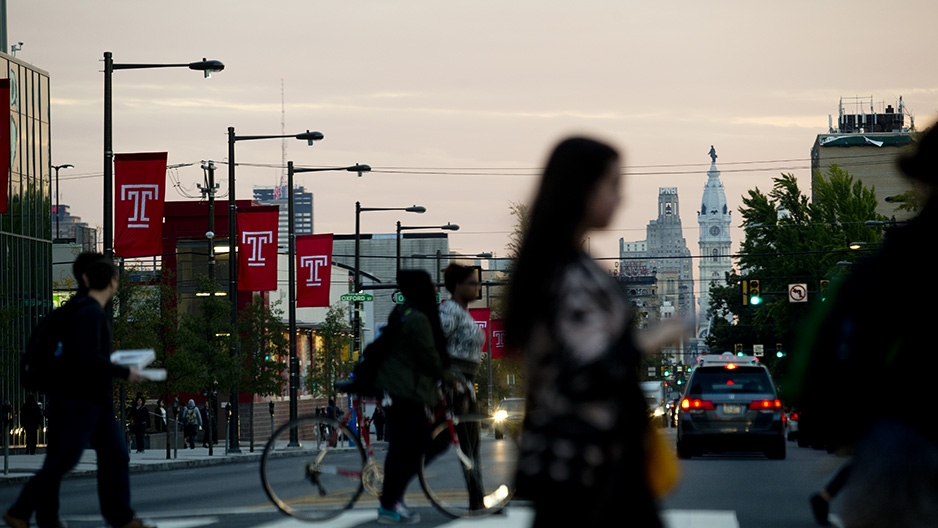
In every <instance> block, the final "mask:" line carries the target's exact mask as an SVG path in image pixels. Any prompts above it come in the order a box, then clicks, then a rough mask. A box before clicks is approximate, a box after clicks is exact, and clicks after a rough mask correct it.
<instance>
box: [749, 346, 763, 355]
mask: <svg viewBox="0 0 938 528" xmlns="http://www.w3.org/2000/svg"><path fill="white" fill-rule="evenodd" d="M764 351H765V348H763V346H762V345H752V355H753V356H755V357H762V354H763V353H764Z"/></svg>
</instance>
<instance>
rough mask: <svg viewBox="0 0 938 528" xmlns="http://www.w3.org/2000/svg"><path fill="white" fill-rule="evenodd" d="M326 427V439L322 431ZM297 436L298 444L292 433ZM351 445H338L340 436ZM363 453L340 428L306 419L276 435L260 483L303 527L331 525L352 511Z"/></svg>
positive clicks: (263, 460)
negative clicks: (327, 522)
mask: <svg viewBox="0 0 938 528" xmlns="http://www.w3.org/2000/svg"><path fill="white" fill-rule="evenodd" d="M322 425H327V426H328V430H329V431H332V433H331V434H329V435H328V437H327V438H322V440H323V441H322V442H320V437H321V436H323V435H322V433H321V431H323V430H324V429H325V428H322V427H320V426H322ZM294 430H295V431H296V440H297V441H296V442H292V441H291V431H294ZM343 434H344V435H345V436H346V437H347V438H349V440H346V441H341V442H339V441H337V439H338V438H341V436H342V435H343ZM364 467H365V450H364V449H363V448H362V445H361V443H360V442H359V441H358V437H356V436H355V435H353V434H352V432H351V431H349V430H348V428H346V427H345V426H344V425H339V423H338V422H336V421H335V420H332V419H329V418H326V417H324V416H305V417H300V418H297V419H295V420H293V421H290V422H288V423H286V424H284V425H283V426H281V427H280V428H279V429H277V430H276V431H275V432H274V434H273V436H271V438H270V440H269V441H268V442H267V445H266V446H265V447H264V454H263V456H262V457H261V483H262V484H263V485H264V491H265V492H267V496H268V497H270V500H271V501H273V503H274V504H275V505H276V506H277V508H279V509H280V511H282V512H284V513H286V514H287V515H291V516H293V517H296V518H297V519H302V520H304V521H323V520H326V519H331V518H333V517H335V516H337V515H339V514H341V513H342V512H343V511H345V510H347V509H349V508H351V507H352V505H353V504H355V501H356V500H358V497H359V496H360V495H361V493H362V490H363V489H364V487H363V485H362V471H363V469H364Z"/></svg>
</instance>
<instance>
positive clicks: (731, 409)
mask: <svg viewBox="0 0 938 528" xmlns="http://www.w3.org/2000/svg"><path fill="white" fill-rule="evenodd" d="M742 412H743V406H742V405H739V404H727V403H725V404H723V414H741V413H742Z"/></svg>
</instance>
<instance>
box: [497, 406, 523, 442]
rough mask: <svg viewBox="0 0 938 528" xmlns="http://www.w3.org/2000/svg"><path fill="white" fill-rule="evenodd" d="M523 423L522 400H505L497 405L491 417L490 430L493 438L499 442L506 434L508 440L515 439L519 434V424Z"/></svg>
mask: <svg viewBox="0 0 938 528" xmlns="http://www.w3.org/2000/svg"><path fill="white" fill-rule="evenodd" d="M522 421H524V398H505V399H504V400H502V401H501V403H499V404H498V408H497V409H495V414H494V415H493V416H492V428H493V429H494V431H495V438H496V439H497V440H501V439H502V438H504V437H505V434H508V436H509V438H517V436H518V433H520V432H521V422H522Z"/></svg>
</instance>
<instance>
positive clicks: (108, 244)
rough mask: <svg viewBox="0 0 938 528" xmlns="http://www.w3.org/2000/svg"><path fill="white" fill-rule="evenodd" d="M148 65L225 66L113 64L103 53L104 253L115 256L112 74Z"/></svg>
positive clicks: (204, 63) (210, 67) (210, 66)
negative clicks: (115, 71)
mask: <svg viewBox="0 0 938 528" xmlns="http://www.w3.org/2000/svg"><path fill="white" fill-rule="evenodd" d="M151 68H189V69H190V70H197V71H202V72H204V73H205V78H206V79H207V78H209V77H211V76H212V73H213V72H220V71H222V70H224V69H225V65H224V64H222V63H221V61H217V60H206V59H204V58H203V59H202V60H201V61H199V62H189V63H184V64H115V63H114V58H113V57H112V55H111V52H110V51H105V52H104V254H105V255H106V256H108V257H113V256H114V218H113V205H114V204H113V199H114V190H113V188H114V150H113V147H112V145H111V139H112V124H111V107H112V101H111V76H112V75H113V73H114V70H144V69H151Z"/></svg>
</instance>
